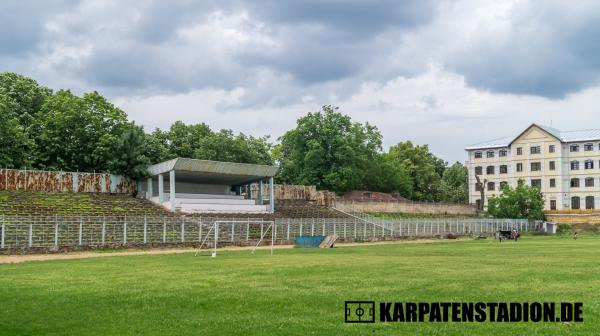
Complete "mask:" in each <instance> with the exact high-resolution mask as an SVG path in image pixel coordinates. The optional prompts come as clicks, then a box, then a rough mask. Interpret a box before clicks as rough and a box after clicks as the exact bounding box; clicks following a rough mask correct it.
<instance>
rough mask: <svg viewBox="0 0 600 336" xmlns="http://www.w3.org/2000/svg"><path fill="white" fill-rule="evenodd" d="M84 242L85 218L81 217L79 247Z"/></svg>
mask: <svg viewBox="0 0 600 336" xmlns="http://www.w3.org/2000/svg"><path fill="white" fill-rule="evenodd" d="M82 241H83V216H79V246H81V242H82Z"/></svg>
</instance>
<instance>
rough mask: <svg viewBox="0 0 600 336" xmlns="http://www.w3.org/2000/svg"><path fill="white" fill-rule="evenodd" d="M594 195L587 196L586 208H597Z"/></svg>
mask: <svg viewBox="0 0 600 336" xmlns="http://www.w3.org/2000/svg"><path fill="white" fill-rule="evenodd" d="M594 201H595V199H594V196H587V197H586V198H585V208H586V209H594V208H595V204H594V203H596V202H594Z"/></svg>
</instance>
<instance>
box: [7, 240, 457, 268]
mask: <svg viewBox="0 0 600 336" xmlns="http://www.w3.org/2000/svg"><path fill="white" fill-rule="evenodd" d="M459 241H465V239H457V240H440V239H415V240H401V241H398V240H396V241H381V242H364V243H362V242H361V243H336V244H335V247H352V246H370V245H388V244H424V243H439V242H459ZM293 247H294V245H275V246H274V247H273V248H274V249H289V248H293ZM252 248H253V247H252V246H230V247H222V248H219V249H218V251H249V250H252ZM270 248H271V246H259V247H257V249H259V250H268V249H270ZM196 251H197V249H194V248H178V249H148V250H133V251H132V250H129V251H118V252H110V251H109V252H107V251H101V250H99V251H95V252H91V251H90V252H72V253H62V254H59V253H52V254H28V255H9V256H0V264H17V263H23V262H30V261H47V260H73V259H88V258H105V257H125V256H140V255H160V254H182V253H196ZM203 253H209V250H208V249H207V250H203Z"/></svg>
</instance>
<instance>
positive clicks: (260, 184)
mask: <svg viewBox="0 0 600 336" xmlns="http://www.w3.org/2000/svg"><path fill="white" fill-rule="evenodd" d="M258 205H263V181H262V180H260V181H258Z"/></svg>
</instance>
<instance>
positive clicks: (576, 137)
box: [465, 124, 600, 150]
mask: <svg viewBox="0 0 600 336" xmlns="http://www.w3.org/2000/svg"><path fill="white" fill-rule="evenodd" d="M533 126H537V127H539V128H540V129H542V130H544V131H546V132H547V133H549V134H550V135H552V136H554V137H555V138H557V139H558V140H560V141H561V142H576V141H595V140H600V129H587V130H577V131H560V130H557V129H556V128H553V127H549V126H545V125H539V124H532V125H531V126H529V127H527V128H526V129H525V131H527V130H528V129H530V128H531V127H533ZM525 131H524V132H522V133H520V134H519V135H517V136H511V137H504V138H498V139H494V140H490V141H486V142H481V143H478V144H474V145H471V146H469V147H467V148H465V149H466V150H472V149H491V148H500V147H508V146H510V144H511V143H512V142H513V141H515V140H516V139H517V138H519V137H520V136H521V135H522V134H523V133H525Z"/></svg>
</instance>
